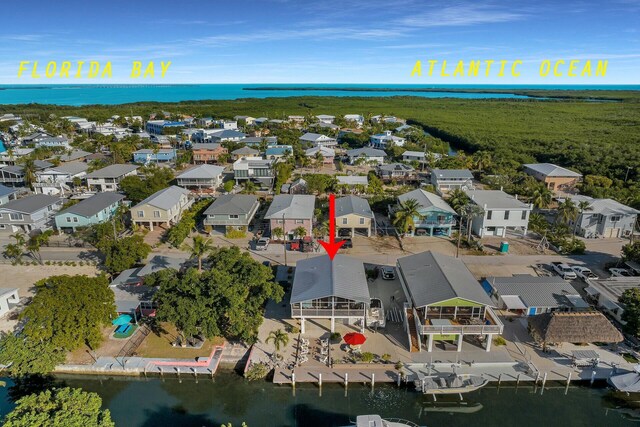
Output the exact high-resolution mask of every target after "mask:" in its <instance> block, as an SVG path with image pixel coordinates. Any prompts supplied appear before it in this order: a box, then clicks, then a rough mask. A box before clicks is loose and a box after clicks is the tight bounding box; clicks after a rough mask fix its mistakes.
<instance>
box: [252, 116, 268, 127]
mask: <svg viewBox="0 0 640 427" xmlns="http://www.w3.org/2000/svg"><path fill="white" fill-rule="evenodd" d="M268 121H269V118H268V117H258V118H256V119H253V124H254V125H256V126H262V125H263V124H265V123H267V122H268Z"/></svg>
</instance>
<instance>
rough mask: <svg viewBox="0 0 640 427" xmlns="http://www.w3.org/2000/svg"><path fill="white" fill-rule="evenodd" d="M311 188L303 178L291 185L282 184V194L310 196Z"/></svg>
mask: <svg viewBox="0 0 640 427" xmlns="http://www.w3.org/2000/svg"><path fill="white" fill-rule="evenodd" d="M308 193H309V186H308V185H307V181H305V180H304V179H302V178H298V179H296V180H294V181H293V182H292V183H291V184H282V187H280V194H308Z"/></svg>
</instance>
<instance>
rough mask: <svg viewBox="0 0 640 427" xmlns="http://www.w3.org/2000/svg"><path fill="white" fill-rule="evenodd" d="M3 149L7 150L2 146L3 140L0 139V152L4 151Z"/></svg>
mask: <svg viewBox="0 0 640 427" xmlns="http://www.w3.org/2000/svg"><path fill="white" fill-rule="evenodd" d="M5 151H7V147H5V146H4V141H2V139H0V153H4V152H5Z"/></svg>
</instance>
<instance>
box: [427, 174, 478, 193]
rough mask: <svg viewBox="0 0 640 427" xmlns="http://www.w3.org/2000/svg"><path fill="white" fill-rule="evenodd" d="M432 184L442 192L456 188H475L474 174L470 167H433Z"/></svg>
mask: <svg viewBox="0 0 640 427" xmlns="http://www.w3.org/2000/svg"><path fill="white" fill-rule="evenodd" d="M431 184H432V185H433V186H434V187H435V188H436V191H438V193H440V194H443V193H446V192H448V191H451V190H455V189H462V190H468V189H470V188H473V174H472V173H471V171H470V170H469V169H433V170H431Z"/></svg>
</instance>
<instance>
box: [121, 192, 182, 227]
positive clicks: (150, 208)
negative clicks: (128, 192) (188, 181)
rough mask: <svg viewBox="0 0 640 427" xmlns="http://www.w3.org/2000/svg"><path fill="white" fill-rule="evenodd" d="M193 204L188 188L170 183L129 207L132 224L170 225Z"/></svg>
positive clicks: (149, 225)
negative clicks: (170, 184)
mask: <svg viewBox="0 0 640 427" xmlns="http://www.w3.org/2000/svg"><path fill="white" fill-rule="evenodd" d="M192 204H193V199H191V198H190V197H189V190H186V189H184V188H181V187H178V186H176V185H172V186H171V187H168V188H164V189H162V190H160V191H156V192H155V193H153V194H152V195H151V196H149V197H147V198H146V199H144V200H143V201H141V202H140V203H138V204H137V205H135V206H134V207H132V208H131V220H132V221H133V223H134V224H137V225H141V226H148V227H149V229H150V230H151V231H153V227H154V226H156V225H158V226H161V225H164V226H166V227H170V226H171V225H172V224H175V223H177V222H178V221H179V220H180V218H181V217H182V214H183V213H184V212H185V211H186V210H187V209H189V207H190V206H191V205H192Z"/></svg>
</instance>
